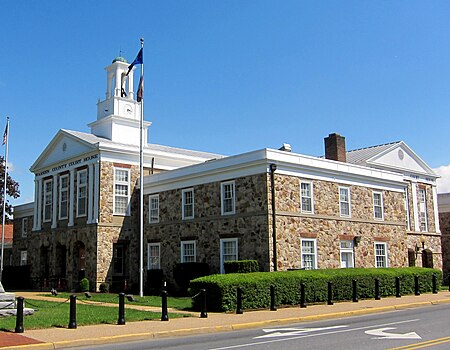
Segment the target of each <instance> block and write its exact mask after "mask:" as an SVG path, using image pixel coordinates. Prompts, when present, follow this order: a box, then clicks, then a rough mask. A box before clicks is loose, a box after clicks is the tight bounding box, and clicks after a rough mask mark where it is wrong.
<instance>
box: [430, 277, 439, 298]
mask: <svg viewBox="0 0 450 350" xmlns="http://www.w3.org/2000/svg"><path fill="white" fill-rule="evenodd" d="M431 282H432V284H433V294H437V292H438V291H437V281H436V274H434V273H433V277H432V280H431Z"/></svg>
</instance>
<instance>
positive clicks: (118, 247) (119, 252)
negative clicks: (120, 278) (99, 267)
mask: <svg viewBox="0 0 450 350" xmlns="http://www.w3.org/2000/svg"><path fill="white" fill-rule="evenodd" d="M124 271H125V247H124V246H123V245H122V244H114V245H113V273H114V274H115V275H123V273H124Z"/></svg>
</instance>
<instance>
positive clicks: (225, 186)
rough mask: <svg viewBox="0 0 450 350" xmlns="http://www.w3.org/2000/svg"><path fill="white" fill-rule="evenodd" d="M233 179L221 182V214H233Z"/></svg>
mask: <svg viewBox="0 0 450 350" xmlns="http://www.w3.org/2000/svg"><path fill="white" fill-rule="evenodd" d="M234 195H235V194H234V181H228V182H222V183H221V198H222V215H228V214H234V212H235V200H234Z"/></svg>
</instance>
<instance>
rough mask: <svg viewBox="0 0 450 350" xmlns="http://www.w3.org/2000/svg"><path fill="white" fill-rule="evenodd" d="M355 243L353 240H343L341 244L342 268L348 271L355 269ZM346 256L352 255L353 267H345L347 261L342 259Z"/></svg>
mask: <svg viewBox="0 0 450 350" xmlns="http://www.w3.org/2000/svg"><path fill="white" fill-rule="evenodd" d="M354 246H355V245H354V242H353V240H347V239H343V240H341V241H340V242H339V249H340V260H341V268H344V269H348V268H354V267H355V250H354ZM344 254H346V255H347V254H350V255H351V259H349V260H350V261H351V266H344V263H345V260H344V259H343V258H342V257H343V255H344Z"/></svg>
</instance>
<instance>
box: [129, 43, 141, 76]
mask: <svg viewBox="0 0 450 350" xmlns="http://www.w3.org/2000/svg"><path fill="white" fill-rule="evenodd" d="M143 63H144V50H143V48H142V47H141V49H140V50H139V52H138V54H137V56H136V58H135V59H134V61H133V62H132V63H131V64H130V65H129V66H128V72H127V75H128V74H130V72H131V70H132V69H133V67H134V66H135V65H136V64H143Z"/></svg>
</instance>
